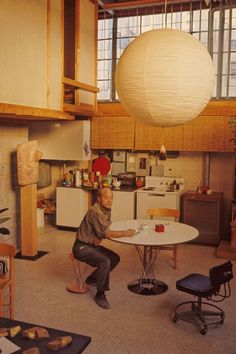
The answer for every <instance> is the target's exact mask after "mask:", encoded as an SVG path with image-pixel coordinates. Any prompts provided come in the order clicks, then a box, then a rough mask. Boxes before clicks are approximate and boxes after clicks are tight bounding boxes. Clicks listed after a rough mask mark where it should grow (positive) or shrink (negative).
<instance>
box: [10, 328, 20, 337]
mask: <svg viewBox="0 0 236 354" xmlns="http://www.w3.org/2000/svg"><path fill="white" fill-rule="evenodd" d="M20 331H21V326H14V327H11V328H8V329H7V333H8V336H9V337H11V338H12V337H15V336H16V335H17V334H18V333H19V332H20Z"/></svg>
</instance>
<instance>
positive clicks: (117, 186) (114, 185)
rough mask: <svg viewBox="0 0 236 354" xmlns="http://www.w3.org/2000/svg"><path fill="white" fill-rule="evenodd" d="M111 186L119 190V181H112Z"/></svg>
mask: <svg viewBox="0 0 236 354" xmlns="http://www.w3.org/2000/svg"><path fill="white" fill-rule="evenodd" d="M112 185H113V187H114V188H115V189H118V188H120V185H121V182H120V181H114V182H113V183H112Z"/></svg>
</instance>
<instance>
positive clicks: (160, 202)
mask: <svg viewBox="0 0 236 354" xmlns="http://www.w3.org/2000/svg"><path fill="white" fill-rule="evenodd" d="M180 195H181V192H180V193H163V192H161V193H159V192H154V191H153V192H152V191H146V192H143V191H138V192H137V204H136V216H137V219H148V218H149V215H148V209H150V208H168V209H177V210H179V209H180Z"/></svg>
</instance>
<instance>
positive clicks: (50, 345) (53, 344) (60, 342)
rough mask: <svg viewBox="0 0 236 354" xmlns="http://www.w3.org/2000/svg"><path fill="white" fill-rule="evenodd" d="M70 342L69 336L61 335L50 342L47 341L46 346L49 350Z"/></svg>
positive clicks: (60, 347) (64, 345) (57, 348)
mask: <svg viewBox="0 0 236 354" xmlns="http://www.w3.org/2000/svg"><path fill="white" fill-rule="evenodd" d="M71 342H72V337H71V336H63V337H58V338H57V339H55V340H53V341H52V342H49V343H47V344H46V346H47V348H48V349H49V350H53V351H56V350H59V349H62V348H64V347H66V346H67V345H69V344H70V343H71Z"/></svg>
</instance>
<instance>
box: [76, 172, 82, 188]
mask: <svg viewBox="0 0 236 354" xmlns="http://www.w3.org/2000/svg"><path fill="white" fill-rule="evenodd" d="M75 186H76V187H81V186H82V178H81V172H80V171H75Z"/></svg>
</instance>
